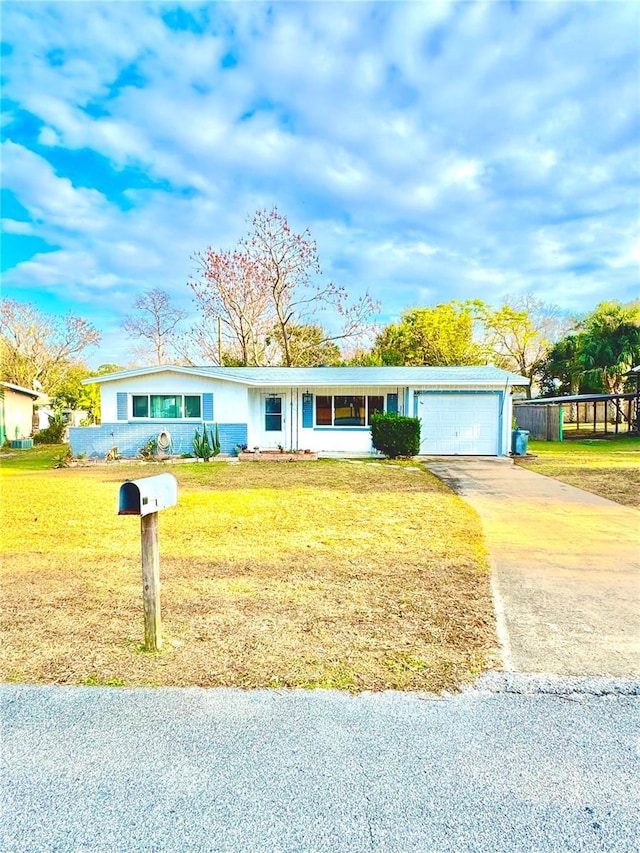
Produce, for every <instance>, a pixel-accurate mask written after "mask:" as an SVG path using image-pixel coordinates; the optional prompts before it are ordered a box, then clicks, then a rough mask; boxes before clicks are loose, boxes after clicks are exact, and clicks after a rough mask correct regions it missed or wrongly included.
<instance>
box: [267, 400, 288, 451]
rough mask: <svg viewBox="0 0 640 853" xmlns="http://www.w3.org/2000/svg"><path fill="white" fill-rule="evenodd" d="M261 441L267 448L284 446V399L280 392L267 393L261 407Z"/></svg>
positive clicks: (272, 448)
mask: <svg viewBox="0 0 640 853" xmlns="http://www.w3.org/2000/svg"><path fill="white" fill-rule="evenodd" d="M262 418H263V420H262V443H261V446H262V447H264V448H265V449H268V450H276V449H277V448H278V447H285V445H286V441H285V401H284V397H283V396H282V394H269V396H268V397H265V398H264V402H263V407H262Z"/></svg>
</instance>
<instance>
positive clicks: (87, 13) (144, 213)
mask: <svg viewBox="0 0 640 853" xmlns="http://www.w3.org/2000/svg"><path fill="white" fill-rule="evenodd" d="M165 8H166V7H164V6H157V7H154V6H147V5H143V4H120V3H111V4H108V3H92V4H65V3H57V4H51V5H48V6H41V5H39V4H34V5H29V4H7V5H6V8H5V9H4V29H5V37H6V38H8V39H9V40H10V41H11V43H12V44H13V45H14V48H15V49H14V52H13V53H12V54H11V55H10V56H7V57H5V62H4V69H3V70H4V73H5V76H6V94H7V97H9V98H11V99H12V100H13V101H14V102H15V103H16V104H17V107H15V108H14V107H13V106H12V107H11V116H10V119H12V118H13V117H15V115H16V114H17V113H18V112H19V111H20V110H21V109H22V110H28V111H29V112H31V113H32V114H33V115H35V116H36V117H37V118H38V119H39V120H40V121H41V122H42V123H43V127H42V128H41V129H40V130H39V131H38V133H37V143H38V144H39V145H40V146H41V147H44V148H45V149H46V148H51V149H55V151H52V153H51V162H52V163H53V162H60V161H57V160H55V159H54V154H55V153H59V152H60V151H61V150H64V149H65V148H68V149H70V150H73V151H75V152H79V151H82V150H84V149H89V150H92V151H95V152H97V153H98V154H100V155H102V156H104V157H106V158H108V160H109V161H110V162H111V164H112V166H113V167H114V169H115V170H121V169H123V168H124V167H129V168H133V169H138V170H140V172H141V173H142V174H144V175H145V176H146V177H148V179H149V181H151V182H152V183H154V184H155V186H151V187H150V188H149V189H140V188H138V187H137V186H132V187H131V188H130V189H129V190H125V191H124V196H125V197H126V199H127V201H128V202H129V204H130V205H131V209H127V210H122V209H121V208H120V207H119V206H118V204H117V203H116V202H115V201H113V200H111V201H110V200H109V199H111V198H112V194H111V193H110V187H109V186H103V185H101V184H100V183H99V182H98V183H97V184H96V188H91V187H87V186H85V185H84V184H86V183H87V180H86V175H85V176H84V179H83V181H75V180H74V173H73V171H72V167H69V169H70V170H69V172H68V173H65V172H64V169H63V168H62V167H58V173H56V170H55V169H54V168H53V166H52V165H50V164H49V163H48V162H47V160H46V159H44V156H42V157H41V156H39V155H38V154H37V153H35V152H34V151H32V150H30V147H33V146H34V143H33V142H32V141H29V140H28V139H24V140H23V139H21V138H20V136H19V135H17V136H14V135H12V132H11V128H12V127H13V126H14V124H12V122H11V121H9V123H8V128H9V131H8V133H9V140H10V141H9V142H7V143H6V145H5V154H4V158H3V162H4V167H5V186H6V187H7V188H8V189H10V190H12V191H13V192H14V193H15V194H16V196H17V198H18V200H19V201H20V202H21V203H22V204H23V205H24V206H25V207H26V208H27V209H28V211H29V213H30V214H31V216H32V218H33V222H34V224H33V225H32V226H31V227H32V230H33V233H35V234H37V235H38V236H41V237H43V238H44V239H46V240H48V241H49V242H50V243H52V244H55V245H59V246H60V247H61V248H60V250H59V251H57V252H50V253H47V254H42V255H38V256H36V257H35V258H33V259H32V260H31V261H28V262H25V263H22V264H20V265H18V266H17V267H15V268H14V269H13V270H10V271H9V272H8V273H7V282H8V286H10V287H13V288H16V289H17V288H22V289H24V290H26V291H28V290H29V289H30V288H31V287H34V288H35V292H37V289H38V288H42V289H49V290H55V289H57V290H58V291H60V289H61V288H62V287H64V288H66V290H65V292H66V293H68V294H69V298H72V299H74V300H76V301H77V302H78V303H79V304H82V303H84V304H85V305H87V306H89V307H90V306H91V305H92V304H93V305H95V306H98V308H97V309H96V310H99V311H101V312H103V313H104V312H107V311H110V310H111V311H113V312H114V314H115V315H116V316H117V315H119V314H121V313H122V312H123V311H125V310H127V308H128V307H129V304H130V302H131V301H132V299H133V294H134V293H135V292H137V291H139V290H143V289H145V288H148V287H150V286H161V287H165V288H166V289H168V290H170V291H171V292H173V293H175V295H176V298H178V299H181V300H182V301H183V303H184V304H185V306H186V307H190V301H189V300H190V297H189V292H188V290H187V289H186V288H185V282H186V279H187V278H188V275H189V272H190V268H191V263H190V260H189V257H190V255H191V253H192V252H193V251H195V250H197V249H200V248H202V247H204V246H205V245H206V244H207V243H211V244H213V245H214V246H220V247H223V246H229V245H232V244H233V243H235V241H236V240H237V239H238V237H240V236H241V235H242V233H243V232H244V231H245V229H246V223H245V217H246V216H247V214H250V213H252V212H253V210H255V209H256V207H259V206H270V205H271V204H273V203H278V204H279V206H280V208H281V210H282V211H283V212H285V213H287V214H288V215H289V218H290V219H291V221H292V224H294V226H295V227H296V228H299V229H301V230H302V229H304V228H305V227H306V226H307V225H309V226H310V227H311V228H312V232H313V235H314V236H315V237H316V239H317V240H318V245H319V247H320V251H321V260H322V262H323V266H324V268H325V270H326V273H327V275H329V276H331V277H332V278H334V279H335V280H336V281H337V282H338V283H344V284H346V285H347V286H348V287H349V289H350V290H351V291H352V292H354V293H358V292H361V291H362V290H364V289H365V288H367V287H369V288H370V289H371V291H372V292H373V293H374V295H375V296H376V297H377V298H379V299H380V300H381V301H382V302H383V308H384V310H385V312H386V313H387V314H393V313H394V312H396V313H397V312H398V311H400V310H401V309H402V308H403V307H406V306H407V305H411V304H418V303H419V301H420V300H423V299H426V298H429V299H434V300H437V301H442V300H444V299H448V298H453V297H457V298H471V297H473V296H479V297H482V298H485V299H487V300H494V299H497V298H499V297H501V296H502V295H505V293H508V292H512V291H513V292H524V291H526V290H532V289H533V290H535V291H536V292H538V293H539V294H541V295H542V294H544V297H545V298H546V299H548V300H549V301H552V302H561V303H562V304H563V305H565V306H567V307H574V306H575V305H576V304H579V303H580V302H581V301H582V302H584V303H586V302H587V301H589V300H593V299H594V298H595V299H597V298H599V295H602V298H605V297H607V298H609V297H611V296H615V295H616V294H618V295H619V296H620V298H625V297H627V296H628V294H629V293H630V292H631V291H632V289H633V287H634V282H636V283H637V275H636V273H637V270H636V271H634V269H633V263H634V261H633V258H634V256H633V255H632V254H631V251H632V250H631V249H630V246H631V245H632V241H633V238H634V237H635V236H637V209H636V200H637V189H638V164H637V162H636V161H637V143H636V138H635V137H634V135H633V122H634V121H635V120H636V119H637V114H638V97H637V72H638V48H637V44H636V39H635V35H634V32H635V28H636V26H637V23H638V17H639V12H638V9H637V7H635V8H634V6H633V5H632V4H627V3H618V4H615V5H611V4H609V5H607V6H606V8H605V7H600V6H598V5H594V6H586V5H577V4H573V5H566V4H560V5H556V4H533V3H528V4H517V5H516V6H513V7H512V6H511V5H510V4H453V3H437V4H436V3H428V4H424V3H423V4H366V3H357V4H327V5H323V4H275V5H274V6H273V7H269V8H268V7H266V6H263V5H261V4H233V5H223V6H215V7H213V6H209V7H208V14H209V17H210V18H212V19H213V20H214V25H212V26H209V27H208V28H207V31H206V32H205V33H203V34H198V33H192V32H179V33H177V32H173V31H171V30H170V29H169V28H168V27H167V26H165V24H164V23H163V22H162V20H161V17H160V13H162V12H163V11H165ZM185 9H186V10H187V12H193V13H194V14H195V13H197V11H198V9H199V7H198V6H196V5H195V4H187V6H185ZM27 45H28V46H29V50H27V49H26V46H27ZM225 55H233V56H235V57H236V59H237V65H236V67H229V68H226V69H223V68H222V67H221V61H222V58H223V57H224V56H225ZM231 65H233V63H231ZM41 153H43V154H44V155H45V156H46V155H47V152H46V151H44V152H42V151H41ZM80 184H82V185H80ZM11 227H13V228H14V229H15V228H16V227H22V226H17V225H13V226H12V225H9V228H8V229H7V230H8V231H10V229H11ZM634 232H635V233H634ZM13 233H16V231H15V230H14V231H13ZM21 233H26V231H25V232H21ZM614 247H615V248H614ZM603 270H606V275H605V274H604V273H603ZM109 292H111V294H112V298H111V300H109V298H108V294H109Z"/></svg>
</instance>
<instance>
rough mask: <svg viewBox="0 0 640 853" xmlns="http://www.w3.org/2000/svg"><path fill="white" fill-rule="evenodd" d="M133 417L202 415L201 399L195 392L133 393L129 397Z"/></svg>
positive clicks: (169, 417) (167, 417) (157, 417)
mask: <svg viewBox="0 0 640 853" xmlns="http://www.w3.org/2000/svg"><path fill="white" fill-rule="evenodd" d="M131 414H132V417H134V418H152V419H154V420H178V419H183V418H193V419H199V418H200V417H202V399H201V397H200V395H196V394H187V395H183V394H134V395H132V397H131Z"/></svg>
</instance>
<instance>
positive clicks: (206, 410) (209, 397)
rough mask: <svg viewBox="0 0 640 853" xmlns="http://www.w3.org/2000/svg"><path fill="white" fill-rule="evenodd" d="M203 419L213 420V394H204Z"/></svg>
mask: <svg viewBox="0 0 640 853" xmlns="http://www.w3.org/2000/svg"><path fill="white" fill-rule="evenodd" d="M202 420H203V421H212V420H213V394H203V395H202Z"/></svg>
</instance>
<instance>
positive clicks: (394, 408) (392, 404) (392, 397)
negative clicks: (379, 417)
mask: <svg viewBox="0 0 640 853" xmlns="http://www.w3.org/2000/svg"><path fill="white" fill-rule="evenodd" d="M387 412H389V413H393V414H396V415H397V414H398V395H397V394H387Z"/></svg>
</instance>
